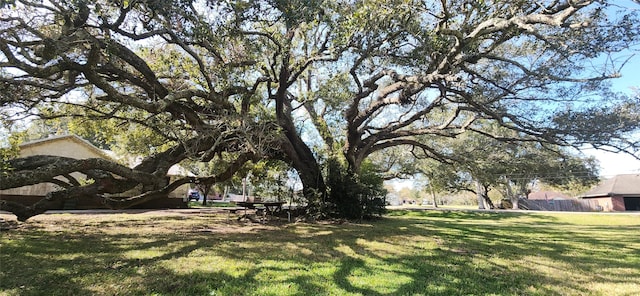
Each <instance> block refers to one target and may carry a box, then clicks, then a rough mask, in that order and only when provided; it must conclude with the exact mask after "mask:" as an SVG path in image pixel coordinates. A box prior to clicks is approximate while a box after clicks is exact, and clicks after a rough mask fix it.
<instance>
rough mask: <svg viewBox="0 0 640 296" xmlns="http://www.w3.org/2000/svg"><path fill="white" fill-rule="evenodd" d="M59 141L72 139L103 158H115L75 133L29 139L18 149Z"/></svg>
mask: <svg viewBox="0 0 640 296" xmlns="http://www.w3.org/2000/svg"><path fill="white" fill-rule="evenodd" d="M59 141H72V142H74V143H76V144H79V145H82V146H84V147H85V148H87V149H89V150H91V151H92V152H93V153H95V154H97V155H99V156H101V157H102V158H104V159H108V160H115V158H114V157H113V156H112V155H109V154H108V153H105V151H104V150H102V149H100V148H98V147H96V146H94V145H93V144H91V142H89V141H87V140H85V139H83V138H81V137H79V136H77V135H73V134H71V135H57V136H51V137H48V138H44V139H39V140H34V141H30V142H24V143H22V144H20V145H19V147H20V149H27V148H30V147H35V146H42V145H46V144H49V143H53V142H59Z"/></svg>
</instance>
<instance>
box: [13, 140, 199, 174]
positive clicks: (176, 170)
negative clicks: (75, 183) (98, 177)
mask: <svg viewBox="0 0 640 296" xmlns="http://www.w3.org/2000/svg"><path fill="white" fill-rule="evenodd" d="M59 141H71V142H74V143H76V144H79V145H82V146H84V147H85V148H87V149H89V150H91V151H92V152H93V153H95V154H96V155H99V156H100V157H102V158H104V159H107V160H111V161H116V160H117V159H118V158H120V157H118V155H116V153H115V152H113V151H110V150H102V149H100V148H98V147H96V146H94V145H93V144H91V142H89V141H87V140H85V139H83V138H81V137H79V136H77V135H73V134H71V135H58V136H52V137H48V138H44V139H40V140H35V141H30V142H25V143H22V144H20V149H27V148H30V147H35V146H42V145H46V144H49V143H53V142H59ZM130 164H131V163H130ZM137 164H139V161H138V162H136V161H133V163H132V164H131V166H130V167H135V165H137ZM167 175H168V176H188V177H194V176H195V175H194V174H193V173H192V172H190V171H189V170H187V169H186V168H184V167H182V166H181V165H179V164H174V165H173V166H171V167H170V168H169V171H168V172H167Z"/></svg>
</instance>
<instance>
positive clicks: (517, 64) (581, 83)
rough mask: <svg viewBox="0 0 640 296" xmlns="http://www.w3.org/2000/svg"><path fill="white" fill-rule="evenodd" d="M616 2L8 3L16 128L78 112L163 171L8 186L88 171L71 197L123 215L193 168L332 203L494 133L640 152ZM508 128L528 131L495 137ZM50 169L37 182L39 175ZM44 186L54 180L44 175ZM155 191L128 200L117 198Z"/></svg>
mask: <svg viewBox="0 0 640 296" xmlns="http://www.w3.org/2000/svg"><path fill="white" fill-rule="evenodd" d="M615 2H616V1H595V0H570V1H558V0H554V1H551V0H547V1H483V0H471V1H470V0H440V1H411V0H392V1H388V0H385V1H378V0H372V1H322V0H311V1H309V0H307V1H282V0H265V1H206V0H203V1H189V0H173V1H164V0H163V1H160V0H147V1H136V0H131V1H104V0H97V1H91V2H89V1H86V0H75V1H57V0H51V1H37V0H33V1H29V0H25V1H20V0H16V1H2V2H0V3H1V4H0V5H1V6H2V7H1V8H0V22H1V23H0V51H1V52H2V56H0V67H1V68H0V75H1V76H0V88H1V89H0V96H1V97H0V98H1V100H0V104H1V105H0V108H2V109H1V113H2V115H3V120H6V122H15V120H17V119H20V118H32V116H36V117H45V118H57V117H60V116H71V117H75V118H81V119H84V120H92V121H110V122H111V124H113V123H114V122H115V123H116V126H119V127H121V132H133V131H136V132H140V131H144V132H141V133H140V134H141V135H146V136H145V139H140V141H141V142H142V143H144V144H145V145H146V147H147V148H148V151H149V153H148V157H146V158H145V159H144V161H142V163H141V164H140V165H138V166H137V167H135V168H133V169H128V168H125V167H122V166H118V165H117V164H110V163H105V162H103V161H97V160H91V161H88V160H73V159H63V158H52V157H31V158H28V159H13V160H10V161H9V162H8V165H9V166H10V167H11V168H12V169H10V170H4V171H3V174H2V175H1V176H0V178H1V179H0V189H7V188H13V187H17V186H22V185H29V184H35V183H41V182H50V181H51V178H52V177H54V176H58V175H65V174H68V173H70V172H73V171H81V172H84V173H86V174H87V175H89V176H91V177H92V178H93V179H94V181H95V182H93V183H91V184H86V185H82V186H71V184H70V186H69V187H68V188H65V189H63V190H61V191H58V192H53V193H51V194H49V195H48V196H47V198H46V199H45V200H43V201H42V202H41V203H38V204H36V206H34V207H30V208H27V207H23V206H20V205H17V204H12V203H7V202H4V201H0V209H3V210H10V211H13V212H14V213H16V214H17V215H18V216H19V218H20V219H27V218H28V217H30V216H33V215H36V214H38V213H40V212H42V211H44V210H46V209H47V207H48V202H50V201H51V200H55V199H65V198H73V197H75V196H81V195H87V194H91V195H97V196H101V197H103V198H104V199H105V201H106V202H107V203H109V204H111V205H112V206H115V207H126V206H130V205H132V204H135V203H138V202H140V201H144V200H148V199H152V198H155V197H158V196H162V195H163V194H166V193H167V192H169V191H171V190H173V189H174V188H176V187H177V186H178V185H180V184H183V183H185V182H190V181H194V180H193V178H186V179H183V180H179V181H177V182H175V183H172V184H168V183H167V181H166V178H164V176H165V175H166V172H167V170H168V168H169V167H170V166H171V165H172V164H175V163H178V162H181V161H183V160H185V159H188V158H189V159H197V160H199V161H204V162H209V161H216V160H219V159H225V160H227V161H225V162H224V163H225V164H226V165H225V166H224V167H223V168H220V170H219V171H218V172H219V174H215V175H212V176H202V177H200V180H199V181H200V182H210V183H213V182H217V181H220V180H224V179H226V178H229V177H230V176H231V175H233V174H234V172H236V171H237V170H239V169H240V168H241V167H242V166H243V165H244V164H245V163H247V162H249V161H253V162H256V161H259V160H261V159H277V160H282V161H285V162H286V163H287V164H289V165H290V166H291V167H292V168H293V169H295V170H296V172H297V173H298V174H299V176H300V179H301V181H302V183H303V185H304V194H305V196H307V197H309V199H310V200H311V199H312V197H313V196H316V197H320V198H324V197H325V196H327V194H328V193H330V192H331V191H330V190H329V189H330V188H327V180H328V179H329V178H328V177H329V176H327V174H332V172H335V171H333V170H328V171H327V170H323V167H324V166H323V165H324V164H325V163H326V161H328V160H329V159H333V160H335V161H337V162H339V163H342V164H343V166H340V168H342V169H341V170H343V171H341V172H338V173H339V174H341V176H344V175H346V176H352V177H349V178H347V179H356V180H357V176H358V173H359V172H360V170H361V168H362V165H363V163H365V160H367V159H368V158H369V156H371V155H372V154H375V153H381V152H383V151H385V149H389V148H392V147H399V146H401V147H408V149H411V151H412V152H413V153H414V155H415V156H416V157H429V158H434V159H440V160H445V159H446V158H447V155H448V154H447V153H446V152H447V151H446V148H444V151H443V150H442V148H439V147H440V146H439V145H435V144H434V143H437V142H438V139H441V138H443V137H445V138H450V137H456V136H458V135H460V134H463V133H477V134H480V135H483V136H486V137H492V138H496V139H499V140H501V141H508V142H511V141H536V142H546V143H553V144H559V145H576V146H578V145H584V144H591V145H594V146H598V147H607V148H609V149H614V150H622V151H627V152H629V153H636V151H637V148H638V143H637V141H634V140H633V137H632V134H633V132H635V131H637V129H638V117H639V116H638V114H639V112H638V104H637V102H630V101H629V100H624V99H621V98H618V97H616V96H614V95H613V94H611V93H610V92H608V91H607V84H606V81H607V80H608V79H610V78H615V77H617V76H619V75H618V70H619V67H620V66H622V64H624V60H617V59H608V58H607V57H609V56H613V57H615V54H616V53H619V52H621V51H624V50H629V49H630V48H634V46H637V43H638V36H639V35H640V34H638V33H639V32H638V31H639V27H638V26H637V23H638V22H637V19H636V15H635V14H634V13H633V11H632V10H624V9H623V8H620V7H616V6H615ZM486 122H493V123H495V124H497V125H500V126H502V127H503V128H506V129H509V130H511V131H513V132H514V133H513V134H514V135H515V136H513V137H503V136H501V135H496V134H492V133H491V132H490V131H486V130H483V129H482V126H485V125H486ZM36 171H37V172H38V174H36ZM41 172H42V173H41ZM138 185H142V188H143V189H144V190H143V193H142V194H141V195H139V196H134V197H132V198H130V199H126V200H119V199H114V198H112V197H110V196H111V195H110V194H115V193H121V192H124V191H126V190H128V189H130V188H133V187H135V186H138Z"/></svg>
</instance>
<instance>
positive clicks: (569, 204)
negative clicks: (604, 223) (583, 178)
mask: <svg viewBox="0 0 640 296" xmlns="http://www.w3.org/2000/svg"><path fill="white" fill-rule="evenodd" d="M518 207H519V208H520V209H523V210H534V211H567V212H597V211H602V207H601V206H600V205H599V204H598V202H597V201H595V200H588V199H575V200H551V199H550V200H531V199H520V200H519V201H518Z"/></svg>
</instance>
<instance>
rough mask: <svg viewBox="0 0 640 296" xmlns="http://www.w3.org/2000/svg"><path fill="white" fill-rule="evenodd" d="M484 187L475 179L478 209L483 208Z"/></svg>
mask: <svg viewBox="0 0 640 296" xmlns="http://www.w3.org/2000/svg"><path fill="white" fill-rule="evenodd" d="M483 192H484V188H483V187H482V185H480V182H478V181H476V199H477V200H478V209H480V210H484V209H485V207H484V194H483Z"/></svg>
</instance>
